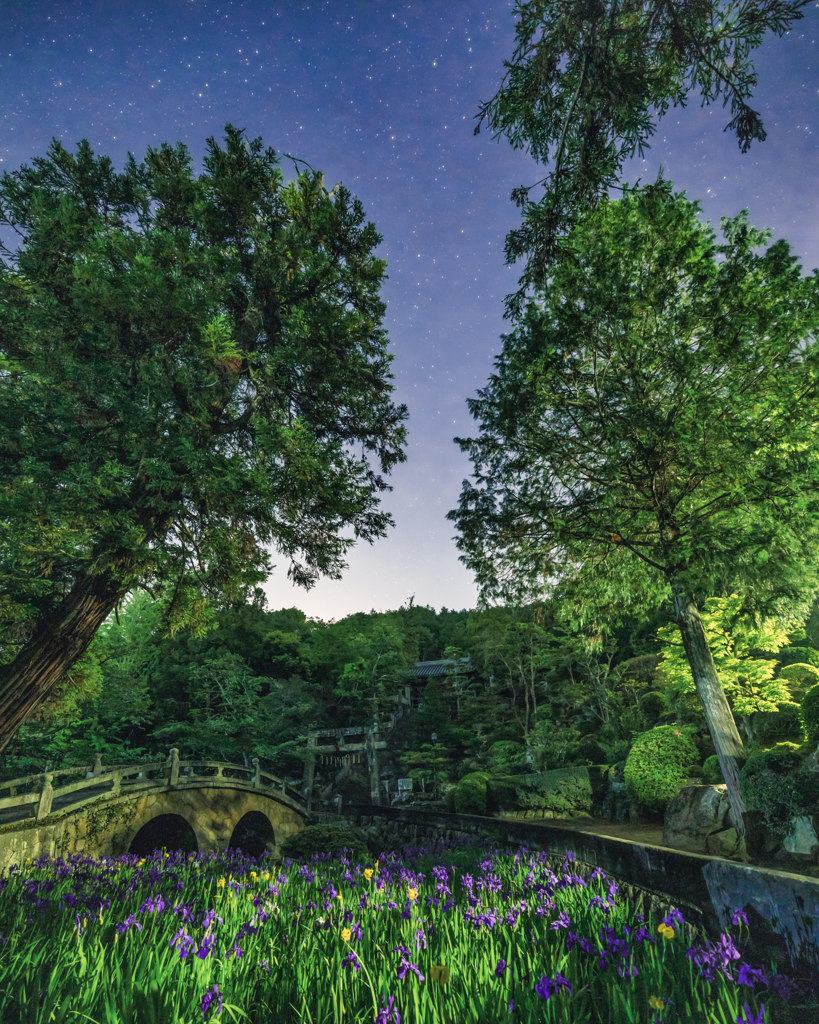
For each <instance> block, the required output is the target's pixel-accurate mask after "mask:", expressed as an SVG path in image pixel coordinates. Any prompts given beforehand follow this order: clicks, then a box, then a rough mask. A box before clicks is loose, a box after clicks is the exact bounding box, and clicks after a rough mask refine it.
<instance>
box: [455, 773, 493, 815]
mask: <svg viewBox="0 0 819 1024" xmlns="http://www.w3.org/2000/svg"><path fill="white" fill-rule="evenodd" d="M489 779H490V775H489V773H488V772H470V773H469V774H468V775H464V777H463V778H462V779H461V781H460V782H459V783H458V785H457V786H456V787H455V789H454V791H453V792H454V794H455V796H454V798H453V803H454V807H455V812H456V813H457V814H486V784H487V782H488V781H489Z"/></svg>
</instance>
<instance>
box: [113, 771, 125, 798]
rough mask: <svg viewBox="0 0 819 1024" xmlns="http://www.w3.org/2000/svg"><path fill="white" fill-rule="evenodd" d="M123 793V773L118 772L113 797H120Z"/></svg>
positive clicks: (115, 777)
mask: <svg viewBox="0 0 819 1024" xmlns="http://www.w3.org/2000/svg"><path fill="white" fill-rule="evenodd" d="M121 793H122V772H117V774H116V775H115V776H114V787H113V789H112V790H111V796H120V794H121Z"/></svg>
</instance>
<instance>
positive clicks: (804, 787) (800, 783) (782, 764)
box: [739, 743, 819, 835]
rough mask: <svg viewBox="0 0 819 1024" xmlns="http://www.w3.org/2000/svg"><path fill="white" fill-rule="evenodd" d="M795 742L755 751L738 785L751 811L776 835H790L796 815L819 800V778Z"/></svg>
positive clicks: (741, 773) (742, 771) (805, 811)
mask: <svg viewBox="0 0 819 1024" xmlns="http://www.w3.org/2000/svg"><path fill="white" fill-rule="evenodd" d="M797 750H798V747H797V745H796V744H795V743H780V744H778V745H777V746H776V747H773V748H772V749H771V750H765V751H762V752H761V753H758V754H752V755H751V757H750V758H749V759H748V760H747V761H746V762H745V764H744V765H743V767H742V770H741V771H740V773H739V788H740V790H741V792H742V798H743V800H744V801H745V806H746V808H747V810H748V811H751V812H757V813H759V814H760V816H761V818H762V821H763V822H764V823H765V825H766V826H767V827H768V828H769V829H770V830H771V832H774V833H776V834H777V835H787V834H788V833H789V832H790V829H791V823H792V820H793V818H795V817H798V816H800V815H803V814H807V813H808V811H810V810H811V809H812V808H813V806H814V805H815V804H816V803H817V801H819V779H817V777H816V775H815V774H814V772H812V771H810V770H809V769H807V768H805V767H804V766H803V762H802V758H801V756H800V755H799V754H798V753H797Z"/></svg>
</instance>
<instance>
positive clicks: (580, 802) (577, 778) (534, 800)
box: [487, 766, 608, 818]
mask: <svg viewBox="0 0 819 1024" xmlns="http://www.w3.org/2000/svg"><path fill="white" fill-rule="evenodd" d="M607 771H608V769H607V768H606V767H605V766H601V767H595V766H593V767H590V768H585V767H579V768H558V769H556V770H555V771H550V772H532V773H531V774H529V775H513V776H510V777H508V778H505V779H490V781H489V784H488V804H487V806H488V807H489V809H490V810H492V811H508V810H533V811H550V812H551V813H552V814H553V815H554V816H555V817H566V818H568V817H572V815H575V814H588V813H589V812H590V811H591V808H592V804H593V803H602V801H603V796H604V790H605V789H606V786H607V782H606V775H607Z"/></svg>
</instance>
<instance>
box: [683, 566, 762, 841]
mask: <svg viewBox="0 0 819 1024" xmlns="http://www.w3.org/2000/svg"><path fill="white" fill-rule="evenodd" d="M671 593H672V595H673V599H674V612H675V615H676V618H677V625H678V626H679V627H680V633H681V634H682V642H683V647H684V648H685V654H686V657H687V658H688V664H689V665H690V667H691V675H692V676H693V677H694V685H695V686H696V688H697V696H698V697H699V699H700V704H701V705H702V709H703V711H704V712H705V721H706V722H707V723H708V729H709V731H710V733H711V739H712V740H713V741H714V747H715V748H716V751H717V756H718V757H719V763H720V767H721V768H722V775H723V778H724V779H725V782H726V784H727V786H728V798H729V800H730V801H731V811H732V814H733V819H734V823H735V825H736V830H737V834H738V835H740V836H743V835H744V834H745V817H744V816H745V805H744V803H743V802H742V795H741V793H740V791H739V770H740V768H741V767H742V765H743V763H744V761H745V752H744V749H743V746H742V739H741V738H740V735H739V732H738V731H737V727H736V722H735V721H734V716H733V715H732V714H731V709H730V707H729V706H728V701H727V700H726V698H725V692H724V691H723V689H722V685H721V684H720V681H719V676H718V675H717V667H716V665H715V664H714V659H713V658H712V657H711V651H710V649H709V647H708V641H707V640H706V638H705V630H704V629H703V627H702V619H701V618H700V613H699V610H698V608H697V605H696V603H695V601H694V599H693V597H692V596H691V594H690V593H689V591H688V589H687V587H686V586H685V585H684V584H683V583H682V582H681V581H680V580H679V578H678V577H672V578H671Z"/></svg>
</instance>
